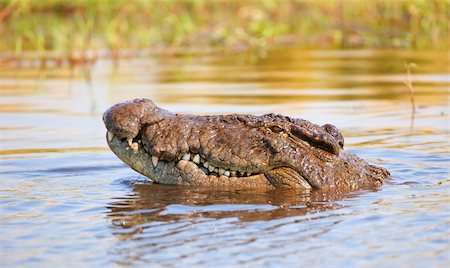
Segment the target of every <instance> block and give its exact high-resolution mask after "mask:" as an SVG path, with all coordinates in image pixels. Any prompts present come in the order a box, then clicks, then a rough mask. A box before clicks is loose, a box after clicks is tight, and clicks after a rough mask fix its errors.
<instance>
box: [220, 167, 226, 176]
mask: <svg viewBox="0 0 450 268" xmlns="http://www.w3.org/2000/svg"><path fill="white" fill-rule="evenodd" d="M223 173H225V169H223V168H219V176H222V175H223Z"/></svg>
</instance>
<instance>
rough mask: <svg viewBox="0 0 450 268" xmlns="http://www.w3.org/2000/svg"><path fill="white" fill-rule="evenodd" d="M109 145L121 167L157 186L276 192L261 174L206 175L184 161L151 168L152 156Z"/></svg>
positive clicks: (114, 143) (115, 142) (120, 144)
mask: <svg viewBox="0 0 450 268" xmlns="http://www.w3.org/2000/svg"><path fill="white" fill-rule="evenodd" d="M108 145H109V147H110V148H111V150H112V151H113V152H114V154H116V155H117V157H119V158H120V159H121V160H122V161H123V162H124V163H126V164H127V165H128V166H130V167H131V168H132V169H134V170H135V171H137V172H138V173H140V174H142V175H144V176H146V177H148V178H150V179H151V180H152V181H154V182H157V183H162V184H176V185H193V186H202V187H213V188H233V189H245V188H264V189H267V188H269V189H273V188H275V187H274V186H273V185H272V184H271V183H270V182H269V181H268V180H267V178H266V177H265V175H264V174H257V175H253V176H249V177H245V178H242V177H239V178H238V177H226V176H214V175H206V174H205V173H204V172H203V171H202V170H201V169H199V168H198V167H197V165H196V164H195V163H193V162H191V161H187V160H180V161H178V162H166V161H160V162H159V163H158V164H157V165H156V167H154V166H153V164H152V159H151V156H150V155H149V154H148V153H147V152H146V151H145V150H143V149H141V148H138V149H137V150H135V151H134V150H131V149H130V148H129V147H128V145H127V143H125V142H121V141H120V140H118V139H113V140H112V141H111V142H108Z"/></svg>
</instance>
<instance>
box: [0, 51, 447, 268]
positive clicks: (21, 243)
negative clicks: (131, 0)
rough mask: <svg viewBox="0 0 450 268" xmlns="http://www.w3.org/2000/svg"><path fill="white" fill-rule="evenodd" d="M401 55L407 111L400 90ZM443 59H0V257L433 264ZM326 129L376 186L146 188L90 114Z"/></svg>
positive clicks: (304, 55) (440, 253)
mask: <svg viewBox="0 0 450 268" xmlns="http://www.w3.org/2000/svg"><path fill="white" fill-rule="evenodd" d="M406 62H414V63H416V64H417V65H418V68H415V69H413V70H412V71H413V77H412V80H413V85H414V89H415V102H416V104H417V109H416V112H415V113H412V111H411V105H410V95H409V93H408V90H407V89H406V88H405V86H404V85H403V81H404V79H405V68H404V64H405V63H406ZM448 73H449V61H448V55H447V54H446V53H435V52H405V51H302V50H297V49H288V50H282V51H273V52H270V53H268V54H267V55H266V57H265V58H264V59H262V60H256V59H255V58H253V57H252V56H251V55H245V54H241V55H236V56H226V57H220V56H195V57H175V58H164V57H153V58H148V57H140V58H135V59H129V60H124V61H122V62H120V63H119V64H118V65H114V64H112V63H111V62H110V61H107V60H102V61H99V62H98V63H97V64H96V65H94V66H92V68H88V69H73V70H71V69H69V68H65V67H59V68H50V69H48V70H46V71H39V70H38V69H35V68H31V67H27V66H23V67H22V68H5V67H2V68H1V69H0V227H1V228H0V266H2V267H29V266H35V267H98V266H118V267H121V266H124V267H128V266H140V265H144V264H145V265H148V266H152V267H174V266H176V267H189V266H195V267H216V266H238V267H259V266H263V267H276V266H292V267H304V266H310V265H312V266H315V267H317V266H319V267H336V266H343V267H348V266H359V267H361V266H364V267H444V266H446V265H447V264H448V263H449V261H450V257H449V255H450V252H449V251H450V244H449V243H450V241H449V239H450V230H449V224H450V205H449V201H450V200H449V199H450V197H449V196H450V195H449V193H450V180H449V148H450V146H449V142H448V141H449V84H450V82H449V76H448ZM135 97H147V98H151V99H153V100H154V101H155V102H156V103H157V104H158V105H160V106H162V107H165V108H167V109H170V110H172V111H175V112H183V113H197V114H218V113H254V114H263V113H267V112H275V113H283V114H286V115H290V116H296V117H302V118H305V119H308V120H311V121H313V122H316V123H320V124H323V123H327V122H329V123H333V124H335V125H336V126H338V127H339V128H340V129H341V130H342V132H343V133H344V136H345V137H346V147H347V150H349V151H351V152H353V153H356V154H358V155H360V156H362V157H363V158H365V159H367V160H369V161H370V162H372V163H376V164H379V165H382V166H384V167H386V168H388V169H389V170H390V171H391V172H392V174H393V177H394V178H393V180H392V181H391V182H389V183H388V184H386V185H384V186H383V187H382V188H381V189H379V190H378V191H358V192H353V193H347V194H340V193H323V192H312V193H307V194H305V193H299V192H295V191H281V190H278V191H265V192H262V191H218V190H208V189H203V190H200V189H194V188H190V187H176V186H164V185H156V184H151V183H149V182H148V181H147V180H146V179H145V178H144V177H142V176H140V175H139V174H137V173H135V172H134V171H132V170H131V169H130V168H128V167H126V166H125V165H124V164H122V163H121V162H120V161H119V160H118V159H117V158H116V157H115V156H114V155H113V154H112V153H111V152H110V151H109V149H108V148H107V146H106V142H105V129H104V127H103V123H102V121H101V114H102V112H103V111H104V110H105V109H106V108H107V107H109V106H110V105H112V104H114V103H116V102H119V101H123V100H127V99H132V98H135Z"/></svg>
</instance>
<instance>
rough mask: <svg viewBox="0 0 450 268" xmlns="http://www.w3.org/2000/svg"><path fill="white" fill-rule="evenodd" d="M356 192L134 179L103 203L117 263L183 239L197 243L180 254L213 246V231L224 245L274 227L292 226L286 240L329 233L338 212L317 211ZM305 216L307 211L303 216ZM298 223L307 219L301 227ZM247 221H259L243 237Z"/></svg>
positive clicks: (244, 242)
mask: <svg viewBox="0 0 450 268" xmlns="http://www.w3.org/2000/svg"><path fill="white" fill-rule="evenodd" d="M357 196H359V194H358V193H339V192H333V191H315V190H314V191H310V192H299V191H295V190H292V189H276V190H232V191H231V190H228V191H227V190H212V189H195V188H192V187H186V186H171V185H159V184H135V185H134V186H133V194H131V195H129V196H126V197H120V198H115V200H114V201H113V202H111V203H109V204H108V206H107V209H108V210H109V212H107V217H108V218H109V219H110V220H111V223H112V232H113V234H114V235H116V236H117V237H118V238H119V242H118V244H117V245H116V247H115V250H116V251H115V254H117V262H119V263H121V262H129V261H133V262H136V259H137V260H139V259H142V258H151V256H152V253H162V252H164V254H166V253H167V252H165V251H167V250H168V249H170V248H172V249H174V250H175V249H176V248H178V249H177V250H182V248H184V246H183V243H186V244H187V245H189V244H196V243H197V242H198V243H201V244H202V246H201V247H200V248H193V247H191V248H190V250H187V251H186V252H185V254H192V255H198V254H202V253H201V251H205V252H208V251H211V250H213V251H216V250H218V249H217V246H218V245H217V241H218V240H217V239H218V236H219V237H221V236H223V238H224V240H226V241H228V242H227V243H228V244H227V245H226V246H229V247H231V246H233V245H234V244H236V246H237V244H239V247H245V246H246V245H247V244H248V245H251V244H253V243H254V242H255V241H256V240H257V239H259V238H261V237H262V236H265V235H262V234H270V233H272V232H274V230H277V229H279V228H287V229H290V228H291V227H289V226H291V225H292V227H294V230H289V233H290V232H292V231H293V232H294V233H293V236H291V237H290V239H299V240H307V239H310V238H311V237H315V236H317V235H320V234H322V233H324V232H328V230H329V229H330V228H332V226H333V225H334V224H336V223H337V222H336V219H335V216H336V215H339V214H340V213H339V212H334V213H330V214H319V213H321V212H324V211H327V210H331V211H333V210H336V209H339V208H343V207H344V206H343V205H340V204H338V202H337V201H339V200H342V199H346V198H350V197H357ZM305 215H309V216H307V217H302V216H305ZM314 215H317V216H314ZM327 218H329V219H327ZM316 220H317V221H321V222H323V223H325V222H326V225H327V227H326V228H320V229H315V230H314V229H310V230H308V226H314V225H315V223H314V221H316ZM337 221H339V220H337ZM263 222H266V223H263ZM302 222H304V223H305V224H306V225H304V226H303V227H302V225H301V223H302ZM323 223H322V224H323ZM252 224H256V225H258V228H257V229H258V230H257V231H256V230H252V231H250V232H249V233H246V234H245V236H244V237H245V239H243V235H244V232H243V230H245V229H246V228H250V229H252ZM318 224H319V225H320V224H321V223H318ZM245 226H247V227H245ZM283 226H284V227H283ZM302 228H306V229H305V230H302ZM269 236H270V235H269ZM272 239H275V240H277V239H276V238H275V237H272ZM220 240H221V239H219V241H220ZM226 241H224V242H226ZM188 247H189V246H188ZM205 252H204V253H203V254H205ZM272 253H273V254H277V255H278V254H280V256H281V255H282V254H283V251H282V250H280V251H277V250H276V249H274V250H273V252H272ZM164 254H162V255H164ZM224 254H228V253H226V252H225V253H224ZM201 259H203V258H200V259H198V260H201ZM156 263H157V261H156ZM161 264H163V263H161Z"/></svg>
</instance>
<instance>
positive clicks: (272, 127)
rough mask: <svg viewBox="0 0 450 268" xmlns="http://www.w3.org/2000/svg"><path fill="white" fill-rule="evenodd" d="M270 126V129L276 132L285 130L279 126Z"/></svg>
mask: <svg viewBox="0 0 450 268" xmlns="http://www.w3.org/2000/svg"><path fill="white" fill-rule="evenodd" d="M269 128H270V130H272V131H273V132H275V133H280V132H281V131H283V129H282V128H281V127H279V126H271V127H269Z"/></svg>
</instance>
